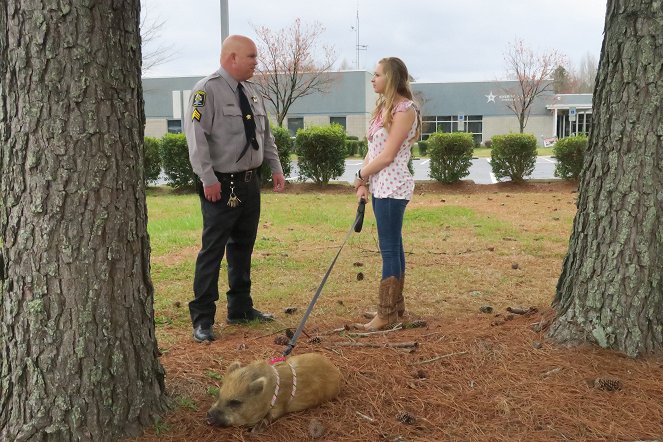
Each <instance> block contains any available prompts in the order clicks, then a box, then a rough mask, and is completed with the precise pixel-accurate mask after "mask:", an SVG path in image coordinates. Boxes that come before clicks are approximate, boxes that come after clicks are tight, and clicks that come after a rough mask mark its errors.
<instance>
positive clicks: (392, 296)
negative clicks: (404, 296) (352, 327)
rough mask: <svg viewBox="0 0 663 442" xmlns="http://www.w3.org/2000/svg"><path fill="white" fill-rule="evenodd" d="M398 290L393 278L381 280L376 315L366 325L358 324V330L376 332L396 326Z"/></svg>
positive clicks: (398, 284)
mask: <svg viewBox="0 0 663 442" xmlns="http://www.w3.org/2000/svg"><path fill="white" fill-rule="evenodd" d="M399 288H400V281H399V280H398V278H396V277H395V276H390V277H389V278H385V279H383V280H382V281H381V282H380V293H379V300H378V312H377V315H375V317H374V318H373V319H372V320H371V322H369V323H368V324H359V328H363V329H365V330H368V331H377V330H382V329H384V328H386V327H388V326H390V325H394V324H396V322H397V321H398V314H397V313H396V298H397V296H398V291H399Z"/></svg>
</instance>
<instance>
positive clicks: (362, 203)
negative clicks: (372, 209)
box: [354, 198, 366, 233]
mask: <svg viewBox="0 0 663 442" xmlns="http://www.w3.org/2000/svg"><path fill="white" fill-rule="evenodd" d="M365 209H366V200H365V199H364V198H362V199H360V200H359V206H357V216H356V217H355V224H354V228H355V232H357V233H359V232H361V228H362V226H363V225H364V211H365Z"/></svg>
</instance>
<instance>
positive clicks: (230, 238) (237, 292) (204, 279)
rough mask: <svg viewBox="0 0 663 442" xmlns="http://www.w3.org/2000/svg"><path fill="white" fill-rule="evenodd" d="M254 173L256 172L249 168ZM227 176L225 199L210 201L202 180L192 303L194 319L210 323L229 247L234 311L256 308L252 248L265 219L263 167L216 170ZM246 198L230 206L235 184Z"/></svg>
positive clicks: (223, 181)
mask: <svg viewBox="0 0 663 442" xmlns="http://www.w3.org/2000/svg"><path fill="white" fill-rule="evenodd" d="M249 173H250V175H251V176H250V178H249V176H248V174H249ZM216 175H217V178H218V179H219V181H220V182H221V200H220V201H217V202H215V203H212V202H210V201H207V200H206V199H205V195H204V193H203V189H202V184H200V183H199V186H198V194H199V196H200V205H201V210H202V214H203V235H202V248H201V249H200V252H199V253H198V258H197V260H196V272H195V275H194V279H193V293H194V296H195V298H194V300H193V301H191V302H190V303H189V313H190V314H191V322H192V323H193V326H194V327H196V326H198V325H201V326H202V327H204V328H208V327H211V326H212V324H214V316H215V314H216V304H215V302H216V301H217V300H218V299H219V271H220V268H221V260H222V259H223V255H224V252H225V254H226V261H227V263H228V286H229V290H228V292H226V298H227V300H228V317H229V318H234V319H236V318H242V317H244V315H245V314H246V313H248V312H250V311H251V309H252V308H253V300H252V299H251V254H252V253H253V245H254V244H255V240H256V235H257V231H258V221H259V219H260V179H259V178H258V176H257V170H252V171H247V172H240V173H237V174H233V175H232V176H231V175H230V174H220V173H216ZM233 186H234V190H235V196H237V198H239V199H240V201H241V202H240V203H239V205H238V206H237V207H230V206H228V199H229V198H230V194H231V188H232V187H233Z"/></svg>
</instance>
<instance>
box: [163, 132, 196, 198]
mask: <svg viewBox="0 0 663 442" xmlns="http://www.w3.org/2000/svg"><path fill="white" fill-rule="evenodd" d="M161 162H162V165H163V171H164V173H165V174H166V182H167V183H168V184H169V185H170V186H171V187H173V188H175V189H182V188H193V187H194V185H195V183H196V180H197V178H196V175H195V174H194V173H193V169H192V168H191V163H190V162H189V148H188V147H187V144H186V137H185V136H184V134H166V135H164V136H163V137H162V138H161Z"/></svg>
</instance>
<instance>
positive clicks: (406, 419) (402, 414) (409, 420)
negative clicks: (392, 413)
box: [396, 411, 417, 425]
mask: <svg viewBox="0 0 663 442" xmlns="http://www.w3.org/2000/svg"><path fill="white" fill-rule="evenodd" d="M396 419H398V421H399V422H403V423H404V424H408V425H412V424H414V423H415V422H416V421H417V418H416V417H414V416H412V415H411V414H410V413H408V412H407V411H399V412H398V414H397V415H396Z"/></svg>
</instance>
